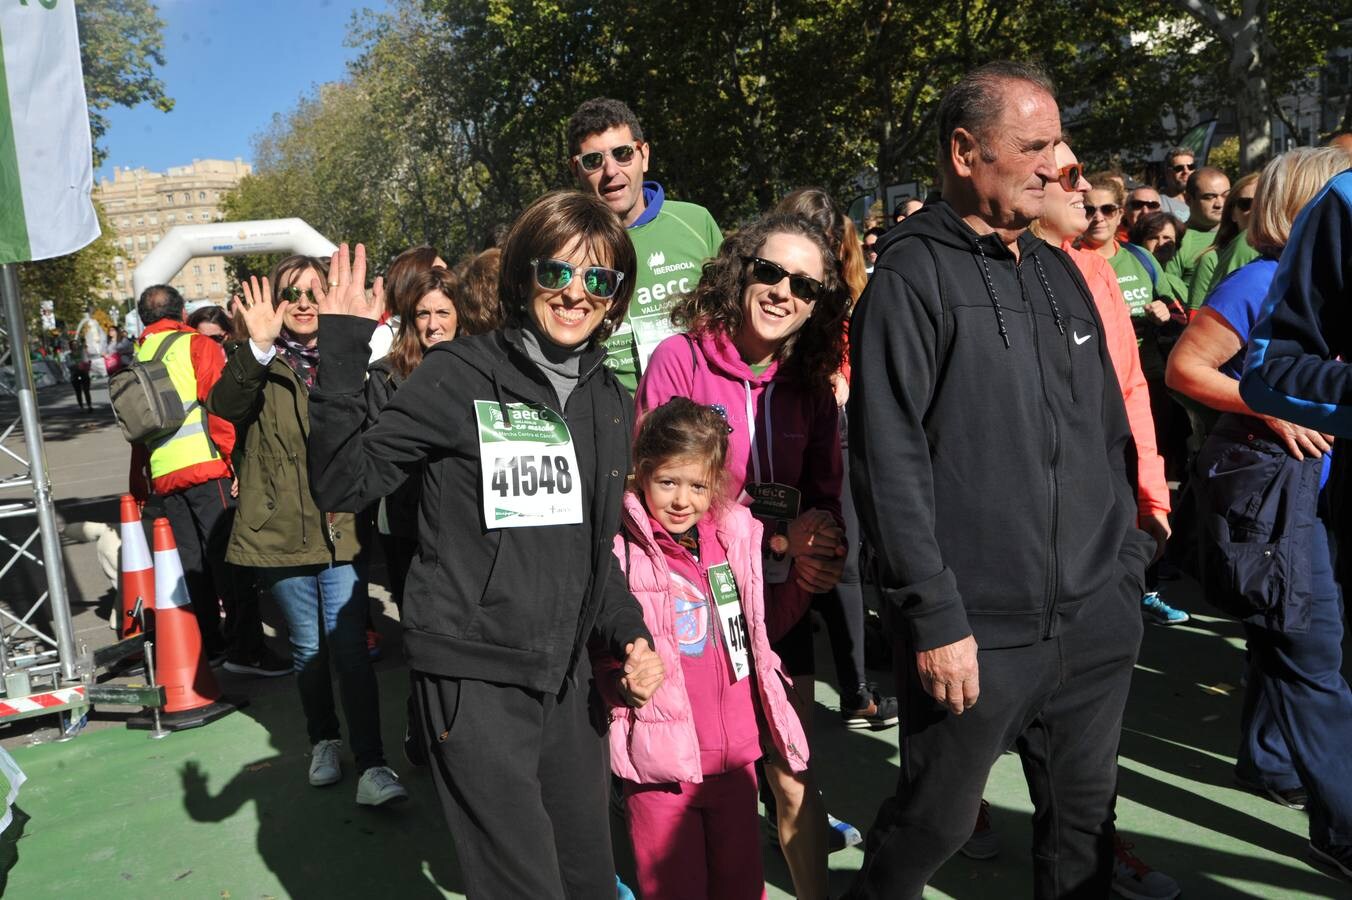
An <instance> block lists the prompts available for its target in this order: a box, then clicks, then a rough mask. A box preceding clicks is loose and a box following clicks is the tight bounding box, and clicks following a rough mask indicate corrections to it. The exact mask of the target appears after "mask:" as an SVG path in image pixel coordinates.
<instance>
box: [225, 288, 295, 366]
mask: <svg viewBox="0 0 1352 900" xmlns="http://www.w3.org/2000/svg"><path fill="white" fill-rule="evenodd" d="M240 290H242V291H243V292H244V296H243V297H239V296H236V297H235V298H234V304H235V307H236V308H237V309H238V310H239V312H240V316H241V317H243V319H244V327H245V328H247V329H248V330H249V340H251V341H253V343H254V346H255V347H257V348H258V349H259V351H260V352H262V353H266V352H268V350H270V349H271V348H272V345H273V344H275V343H276V342H277V335H279V334H281V333H282V322H283V321H284V320H285V316H286V311H287V310H288V309H290V308H291V304H290V302H288V301H286V300H283V301H281V302H280V303H278V304H276V305H275V306H274V305H273V303H272V284H271V282H269V281H268V279H266V278H264V279H262V281H261V282H260V281H259V278H258V276H257V275H250V276H249V280H248V281H245V282H241V284H240Z"/></svg>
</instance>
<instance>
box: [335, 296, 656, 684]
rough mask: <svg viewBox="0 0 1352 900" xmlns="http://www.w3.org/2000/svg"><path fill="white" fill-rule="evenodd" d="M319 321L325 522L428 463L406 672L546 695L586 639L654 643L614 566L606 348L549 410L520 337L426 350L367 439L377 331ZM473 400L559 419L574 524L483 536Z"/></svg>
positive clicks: (617, 404)
mask: <svg viewBox="0 0 1352 900" xmlns="http://www.w3.org/2000/svg"><path fill="white" fill-rule="evenodd" d="M319 321H320V329H319V333H320V341H321V343H322V345H323V348H324V355H323V362H322V363H321V365H320V369H319V379H318V383H317V385H316V389H315V390H314V392H313V393H311V395H310V444H309V451H310V482H311V485H312V486H313V489H314V493H315V496H316V498H320V499H319V502H320V504H321V505H322V506H323V508H324V509H343V510H359V509H363V508H365V507H366V506H367V505H369V504H370V503H371V502H373V501H374V500H376V499H378V498H379V497H382V496H385V495H388V494H390V493H391V492H392V491H394V489H395V488H397V487H398V486H399V485H400V484H401V483H402V482H403V480H404V478H405V477H406V471H411V470H413V469H415V468H416V466H417V463H419V462H420V461H423V460H426V466H425V467H424V472H423V483H422V494H421V498H420V503H419V509H418V528H417V533H418V543H419V552H418V555H417V556H416V557H415V558H414V560H413V566H412V568H411V569H410V570H409V576H408V583H407V586H406V588H405V596H404V609H403V625H404V648H405V652H406V653H407V654H408V657H409V663H410V665H411V666H412V667H413V668H414V669H417V670H419V671H422V672H429V673H432V674H435V675H442V676H447V677H453V678H472V679H476V680H481V681H491V682H496V683H501V684H513V685H520V686H522V687H525V688H528V689H531V690H538V691H543V692H546V693H557V692H558V691H559V690H560V689H561V688H562V686H563V684H564V681H565V680H566V679H568V678H571V677H572V676H573V674H574V669H575V667H576V665H577V662H578V660H579V658H580V656H581V654H582V653H583V651H584V650H585V647H586V643H587V641H588V639H589V638H590V637H591V636H592V635H593V633H594V634H595V636H596V637H597V638H599V639H600V640H601V641H603V642H604V643H605V644H606V646H607V647H608V648H609V649H610V651H611V653H612V654H614V655H615V658H616V659H623V658H624V647H625V645H626V644H627V643H629V642H630V641H633V640H634V639H636V638H638V637H644V638H647V639H648V643H649V644H650V645H651V644H652V637H651V635H650V634H649V632H648V629H647V628H646V627H645V626H644V624H643V611H642V609H641V608H640V607H639V605H638V602H637V601H636V600H635V599H634V598H633V595H631V594H630V593H629V589H628V587H627V586H626V584H625V578H624V575H623V574H622V573H621V572H620V571H619V569H618V568H617V567H616V566H615V559H614V555H613V553H612V542H613V540H614V537H615V534H616V532H617V531H618V530H619V527H620V511H621V504H622V500H623V495H624V482H625V476H626V475H627V474H628V471H629V441H630V435H631V433H632V431H633V405H634V404H633V400H632V399H631V398H630V396H629V395H628V394H627V393H626V392H625V390H624V388H622V387H621V386H620V383H619V382H618V381H616V380H615V377H614V376H613V375H611V374H610V372H609V370H607V369H606V368H605V366H603V365H602V361H603V359H604V356H605V351H604V348H602V347H599V346H598V347H595V348H592V349H589V350H588V351H587V352H586V353H585V354H584V355H583V357H582V359H581V373H582V375H581V377H580V378H579V379H578V386H577V388H576V390H574V391H573V393H572V394H571V395H570V396H569V398H568V403H567V404H566V406H565V408H564V409H562V410H560V409H559V402H558V396H557V394H556V393H555V391H554V388H553V387H552V386H551V385H550V384H549V382H548V381H547V380H546V378H545V376H544V373H542V372H541V371H540V370H539V368H538V367H536V365H535V364H534V363H533V362H531V361H530V359H529V358H528V357H527V356H526V353H525V350H524V349H523V348H522V345H521V337H520V332H519V331H518V330H514V329H505V330H502V331H496V332H493V333H490V334H484V335H477V336H474V337H462V338H456V339H455V340H454V341H445V342H442V343H439V344H436V345H434V346H432V347H431V348H429V349H428V351H427V354H426V355H425V356H424V357H423V360H422V362H421V363H420V364H419V365H418V367H417V368H416V369H414V370H413V373H412V374H411V375H410V376H409V377H408V379H407V380H406V381H405V382H404V383H403V384H402V385H401V386H400V388H399V390H398V392H397V393H396V394H395V395H394V397H393V398H392V399H391V400H390V402H389V404H388V405H387V406H386V407H385V408H384V409H383V410H381V413H380V418H379V420H378V421H377V422H376V423H375V425H374V426H372V427H371V428H370V429H369V430H367V431H365V432H363V431H362V424H363V422H364V419H365V414H366V401H365V399H364V397H363V392H362V380H363V376H364V375H365V371H366V352H367V351H366V349H365V348H366V346H367V341H368V340H369V338H370V335H371V329H372V326H373V325H374V323H373V322H371V321H370V320H368V319H361V318H357V317H353V316H327V315H326V316H320V317H319ZM475 400H492V401H494V402H497V403H502V404H506V403H517V402H528V403H543V404H545V405H547V406H548V407H549V408H551V409H553V410H554V411H556V412H559V413H561V414H562V415H563V417H564V420H565V421H566V422H567V423H568V428H569V431H570V432H571V434H572V439H573V446H574V448H575V450H576V453H577V464H578V469H579V470H580V471H579V472H578V475H579V476H580V477H581V481H582V490H583V493H582V504H583V512H584V520H583V522H582V524H580V525H551V526H539V527H533V528H503V529H496V530H488V529H486V528H485V527H484V519H483V502H482V496H483V494H482V491H481V489H480V481H479V444H478V434H479V428H478V423H477V419H476V417H475V413H474V401H475Z"/></svg>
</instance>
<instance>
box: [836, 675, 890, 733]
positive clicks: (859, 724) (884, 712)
mask: <svg viewBox="0 0 1352 900" xmlns="http://www.w3.org/2000/svg"><path fill="white" fill-rule="evenodd" d="M859 687H860V689H859V691H858V692H857V693H855V694H854V696H852V697H845V698H842V700H841V702H840V718H841V721H842V722H844V723H845V727H846V728H871V729H873V730H874V731H881V730H882V729H884V728H891V727H892V726H893V725H895V724H897V721H898V719H899V716H898V715H897V698H896V697H884V696H882V695H881V694H879V693H878V692H877V691H876V690H874V689H873V686H872V685H860V686H859Z"/></svg>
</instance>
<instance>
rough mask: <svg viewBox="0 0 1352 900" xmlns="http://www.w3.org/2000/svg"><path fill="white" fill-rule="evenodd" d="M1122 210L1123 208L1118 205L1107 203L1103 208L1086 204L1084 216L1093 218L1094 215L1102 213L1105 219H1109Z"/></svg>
mask: <svg viewBox="0 0 1352 900" xmlns="http://www.w3.org/2000/svg"><path fill="white" fill-rule="evenodd" d="M1121 208H1122V207H1120V206H1118V205H1117V204H1116V203H1105V204H1103V205H1102V206H1095V205H1094V204H1092V203H1086V204H1085V205H1084V214H1085V215H1086V216H1092V215H1093V214H1094V213H1102V214H1103V218H1105V219H1107V218H1109V217H1111V216H1112V215H1113V214H1114V213H1116V212H1117V211H1118V210H1119V209H1121Z"/></svg>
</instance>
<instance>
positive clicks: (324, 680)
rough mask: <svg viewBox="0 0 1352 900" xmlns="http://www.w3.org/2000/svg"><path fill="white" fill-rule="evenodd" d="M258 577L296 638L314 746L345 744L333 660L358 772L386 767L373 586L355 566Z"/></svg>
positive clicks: (275, 571)
mask: <svg viewBox="0 0 1352 900" xmlns="http://www.w3.org/2000/svg"><path fill="white" fill-rule="evenodd" d="M258 573H259V577H260V578H262V580H263V582H264V583H265V584H266V585H267V586H268V589H269V590H270V591H271V593H272V598H273V599H274V600H276V601H277V605H278V606H280V607H281V608H282V614H283V615H285V616H286V626H287V628H288V630H290V632H291V661H292V665H293V666H294V667H295V671H296V685H297V687H299V688H300V705H301V709H302V710H303V711H304V712H305V727H306V730H307V731H308V732H309V737H310V743H311V744H314V743H318V742H319V741H325V740H337V739H338V737H339V731H338V715H337V713H336V712H335V710H334V704H333V680H332V676H331V675H330V673H329V658H330V656H332V658H333V663H334V665H335V666H336V667H337V669H338V689H339V691H341V693H342V697H343V715H344V717H345V718H346V719H347V728H348V731H349V732H351V741H350V743H351V746H352V754H353V756H355V757H356V760H357V769H358V770H359V771H365V770H366V769H368V768H370V767H371V766H383V765H384V764H385V755H384V751H383V749H382V748H381V744H380V695H379V693H378V691H377V688H376V675H375V671H374V670H373V669H372V668H371V657H370V656H369V655H368V654H367V652H366V608H367V604H368V603H369V598H368V596H367V593H366V583H365V582H363V581H362V580H360V579H359V578H358V577H357V570H356V568H355V567H354V566H353V565H352V564H351V563H339V564H336V565H329V566H289V567H285V568H263V569H259V570H258Z"/></svg>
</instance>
